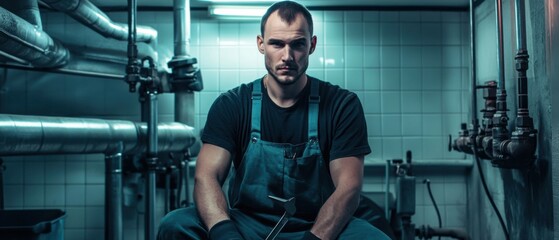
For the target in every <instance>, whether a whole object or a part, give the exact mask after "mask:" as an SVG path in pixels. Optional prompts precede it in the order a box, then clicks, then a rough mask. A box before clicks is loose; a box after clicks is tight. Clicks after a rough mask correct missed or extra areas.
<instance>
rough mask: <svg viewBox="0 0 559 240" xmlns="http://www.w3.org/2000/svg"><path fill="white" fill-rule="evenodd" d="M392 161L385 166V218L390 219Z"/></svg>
mask: <svg viewBox="0 0 559 240" xmlns="http://www.w3.org/2000/svg"><path fill="white" fill-rule="evenodd" d="M390 166H391V165H390V160H386V165H385V166H384V216H386V219H388V220H389V219H390V203H389V198H388V195H389V194H390Z"/></svg>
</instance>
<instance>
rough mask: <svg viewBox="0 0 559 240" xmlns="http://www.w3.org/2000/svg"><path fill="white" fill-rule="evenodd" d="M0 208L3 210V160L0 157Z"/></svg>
mask: <svg viewBox="0 0 559 240" xmlns="http://www.w3.org/2000/svg"><path fill="white" fill-rule="evenodd" d="M0 210H4V160H2V159H1V158H0Z"/></svg>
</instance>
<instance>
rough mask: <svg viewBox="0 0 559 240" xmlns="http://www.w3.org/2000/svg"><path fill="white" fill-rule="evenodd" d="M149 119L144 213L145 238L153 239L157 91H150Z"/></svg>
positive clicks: (147, 239)
mask: <svg viewBox="0 0 559 240" xmlns="http://www.w3.org/2000/svg"><path fill="white" fill-rule="evenodd" d="M148 97H149V120H148V123H147V125H148V139H147V140H148V152H147V157H146V161H147V186H146V214H145V224H146V226H145V239H146V240H154V239H155V187H156V186H155V170H156V165H157V147H158V146H157V145H158V142H157V121H158V118H157V113H158V111H157V110H158V109H157V92H155V91H150V92H149V94H148Z"/></svg>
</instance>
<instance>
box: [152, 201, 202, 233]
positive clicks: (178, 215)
mask: <svg viewBox="0 0 559 240" xmlns="http://www.w3.org/2000/svg"><path fill="white" fill-rule="evenodd" d="M207 236H208V232H207V231H206V228H205V227H204V224H203V223H202V221H200V218H199V217H198V213H197V212H196V208H195V207H188V208H179V209H176V210H174V211H172V212H170V213H168V214H167V215H165V217H163V219H161V223H160V224H159V230H158V231H157V239H158V240H179V239H180V240H183V239H194V240H202V239H207V238H208V237H207Z"/></svg>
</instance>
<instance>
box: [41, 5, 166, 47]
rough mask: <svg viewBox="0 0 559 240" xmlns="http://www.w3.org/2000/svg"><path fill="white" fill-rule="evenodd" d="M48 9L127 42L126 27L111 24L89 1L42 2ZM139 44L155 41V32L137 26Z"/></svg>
mask: <svg viewBox="0 0 559 240" xmlns="http://www.w3.org/2000/svg"><path fill="white" fill-rule="evenodd" d="M42 1H43V2H44V3H46V4H47V5H49V6H50V7H52V8H54V9H56V10H58V11H62V12H65V13H67V14H68V15H70V16H71V17H72V18H74V19H76V21H78V22H81V23H82V24H84V25H86V26H87V27H89V28H91V29H92V30H94V31H96V32H98V33H99V34H101V35H103V36H104V37H107V38H113V39H117V40H120V41H126V40H128V26H127V24H125V23H116V22H113V21H112V20H111V19H110V18H109V17H108V16H107V15H106V14H105V13H104V12H103V11H101V10H100V9H99V8H98V7H96V6H95V5H94V4H93V3H91V2H90V1H89V0H42ZM137 32H138V33H137V38H136V40H137V41H139V42H146V43H153V44H155V42H156V40H157V31H156V30H155V29H153V28H151V27H148V26H138V29H137Z"/></svg>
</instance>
